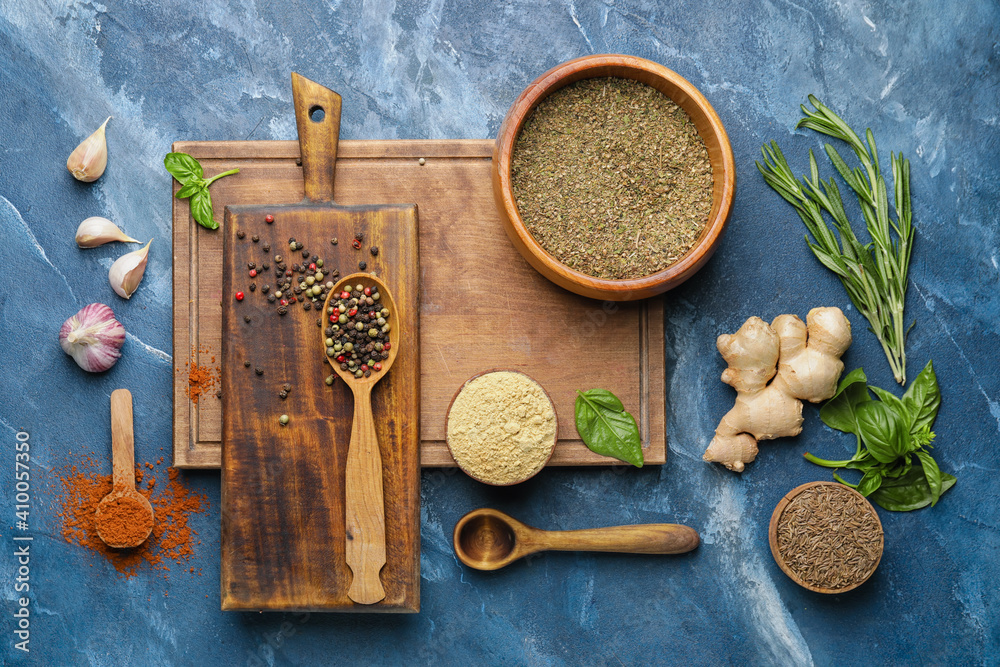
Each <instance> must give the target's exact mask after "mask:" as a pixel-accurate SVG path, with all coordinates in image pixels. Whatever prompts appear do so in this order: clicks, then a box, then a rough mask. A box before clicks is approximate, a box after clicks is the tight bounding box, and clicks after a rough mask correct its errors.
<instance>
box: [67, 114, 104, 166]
mask: <svg viewBox="0 0 1000 667" xmlns="http://www.w3.org/2000/svg"><path fill="white" fill-rule="evenodd" d="M109 120H111V116H108V118H107V120H105V121H104V122H103V123H102V124H101V126H100V127H99V128H97V131H96V132H94V133H93V134H92V135H90V136H89V137H87V138H86V139H84V140H83V141H81V142H80V145H79V146H77V147H76V148H75V149H73V152H72V153H70V154H69V159H68V160H66V168H67V169H69V173H71V174H73V178H75V179H76V180H78V181H83V182H84V183H90V182H91V181H96V180H97V179H99V178H100V177H101V174H103V173H104V168H105V167H107V166H108V142H107V140H106V139H105V138H104V126H105V125H107V124H108V121H109Z"/></svg>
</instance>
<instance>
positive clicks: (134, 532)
mask: <svg viewBox="0 0 1000 667" xmlns="http://www.w3.org/2000/svg"><path fill="white" fill-rule="evenodd" d="M111 455H112V462H113V465H114V475H113V486H112V488H111V493H109V494H108V495H106V496H104V498H103V499H102V500H101V502H100V504H99V505H98V506H97V511H96V512H95V513H94V517H95V519H96V520H97V521H96V523H97V534H98V536H100V538H101V539H102V540H103V541H104V543H105V544H107V545H108V546H109V547H112V548H114V549H129V548H132V547H137V546H139V545H140V544H142V543H143V542H145V541H146V538H147V537H149V534H150V533H151V532H153V522H154V517H153V507H152V505H150V504H149V500H147V499H146V497H145V496H143V495H142V494H140V493H139V492H138V491H136V490H135V438H134V434H133V432H132V394H131V393H130V392H129V390H128V389H116V390H115V391H113V392H112V393H111Z"/></svg>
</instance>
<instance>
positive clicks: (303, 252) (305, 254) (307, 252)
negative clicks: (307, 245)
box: [299, 245, 309, 259]
mask: <svg viewBox="0 0 1000 667" xmlns="http://www.w3.org/2000/svg"><path fill="white" fill-rule="evenodd" d="M299 247H300V248H301V247H302V246H301V245H300V246H299ZM307 257H309V251H308V250H303V251H302V258H303V259H305V258H307Z"/></svg>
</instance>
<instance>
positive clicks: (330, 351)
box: [326, 347, 337, 357]
mask: <svg viewBox="0 0 1000 667" xmlns="http://www.w3.org/2000/svg"><path fill="white" fill-rule="evenodd" d="M336 354H337V351H336V350H334V349H333V348H332V347H328V348H326V356H328V357H332V356H334V355H336Z"/></svg>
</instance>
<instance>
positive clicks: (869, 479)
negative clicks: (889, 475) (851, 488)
mask: <svg viewBox="0 0 1000 667" xmlns="http://www.w3.org/2000/svg"><path fill="white" fill-rule="evenodd" d="M881 485H882V469H881V468H871V469H869V470H868V471H867V472H865V474H864V477H862V478H861V481H860V482H858V485H857V487H855V488H856V490H857V492H858V493H860V494H861V495H863V496H867V495H869V494H871V493H872V492H874V491H875V490H876V489H878V487H879V486H881Z"/></svg>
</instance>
